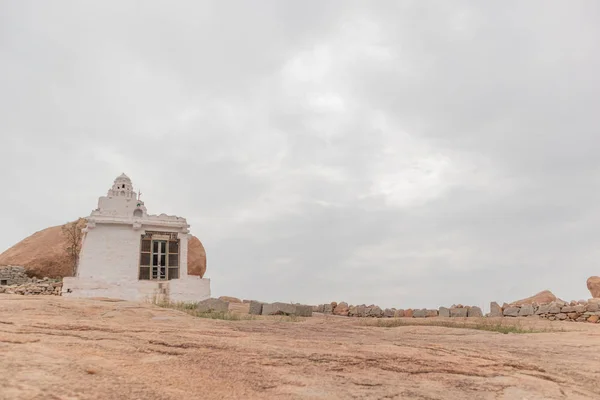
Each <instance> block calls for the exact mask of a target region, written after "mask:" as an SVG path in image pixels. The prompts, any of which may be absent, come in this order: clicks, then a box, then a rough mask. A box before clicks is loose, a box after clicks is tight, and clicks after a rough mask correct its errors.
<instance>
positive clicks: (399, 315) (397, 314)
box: [394, 309, 404, 318]
mask: <svg viewBox="0 0 600 400" xmlns="http://www.w3.org/2000/svg"><path fill="white" fill-rule="evenodd" d="M394 317H396V318H404V310H403V309H400V310H396V311H395V312H394Z"/></svg>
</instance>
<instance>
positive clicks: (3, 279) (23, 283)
mask: <svg viewBox="0 0 600 400" xmlns="http://www.w3.org/2000/svg"><path fill="white" fill-rule="evenodd" d="M61 290H62V281H61V280H60V279H49V278H44V279H37V278H29V277H28V276H27V274H26V273H25V268H24V267H18V266H7V267H0V293H5V294H20V295H48V296H60V295H61Z"/></svg>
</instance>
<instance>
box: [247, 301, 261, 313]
mask: <svg viewBox="0 0 600 400" xmlns="http://www.w3.org/2000/svg"><path fill="white" fill-rule="evenodd" d="M263 304H264V303H262V302H260V301H256V300H252V301H250V310H249V313H250V314H252V315H262V309H263Z"/></svg>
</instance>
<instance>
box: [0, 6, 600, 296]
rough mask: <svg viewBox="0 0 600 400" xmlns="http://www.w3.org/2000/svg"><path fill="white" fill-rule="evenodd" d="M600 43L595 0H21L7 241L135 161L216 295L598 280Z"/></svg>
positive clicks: (7, 135) (494, 288)
mask: <svg viewBox="0 0 600 400" xmlns="http://www.w3.org/2000/svg"><path fill="white" fill-rule="evenodd" d="M599 45H600V3H598V2H595V1H570V2H564V1H545V0H544V1H528V2H517V1H512V2H505V1H495V2H482V1H476V0H473V1H452V2H446V1H437V2H433V1H431V2H422V1H401V2H400V1H387V2H386V1H377V2H351V1H343V2H342V1H321V0H319V1H280V0H273V1H266V0H261V1H253V2H249V1H237V2H234V1H226V2H225V1H177V2H172V1H148V0H145V1H136V2H134V1H119V2H117V1H103V2H99V1H79V0H78V1H58V0H56V1H52V2H50V1H47V2H44V1H24V0H13V1H9V0H0V135H1V136H0V169H1V171H2V172H1V173H0V174H1V175H0V177H1V178H0V184H1V187H2V188H3V189H2V196H1V197H0V220H1V221H2V230H1V231H0V251H3V250H4V249H6V248H9V247H10V246H12V245H13V244H15V243H17V242H18V241H20V240H21V239H23V238H25V237H26V236H28V235H30V234H32V233H33V232H35V231H37V230H40V229H43V228H46V227H48V226H51V225H58V224H62V223H65V222H67V221H70V220H74V219H76V218H77V217H80V216H86V215H88V214H89V213H90V211H91V210H92V209H94V208H95V207H96V204H97V198H98V196H102V195H105V194H106V191H107V190H108V189H109V187H110V186H111V185H112V182H113V180H114V178H115V177H116V176H117V175H119V174H121V173H122V172H125V173H126V174H128V175H129V176H130V177H131V178H132V180H133V184H134V186H135V188H136V189H137V188H139V189H141V191H142V193H143V195H142V199H143V200H144V201H145V202H146V206H147V207H148V211H149V212H150V213H156V214H159V213H162V212H164V213H167V214H176V215H180V216H183V217H186V218H187V219H188V222H189V223H190V224H191V226H192V233H193V234H195V235H197V236H198V237H199V238H200V239H201V240H202V242H203V243H204V245H205V247H206V251H207V255H208V270H207V274H206V277H209V278H211V285H212V291H213V295H214V296H220V295H233V296H237V297H241V298H255V299H259V300H264V301H286V302H287V301H294V302H304V303H318V302H329V301H334V300H335V301H342V300H345V301H347V302H351V303H354V304H357V303H358V304H360V303H366V304H370V303H375V304H379V305H380V306H383V307H392V306H395V307H398V308H400V307H437V306H440V305H446V306H447V305H451V304H452V303H463V304H473V305H480V306H483V305H485V306H486V308H487V305H488V304H489V301H491V300H497V301H499V302H502V301H512V300H516V299H518V298H522V297H527V296H529V295H532V294H534V293H536V292H538V291H541V290H544V289H550V290H552V291H553V292H554V293H555V294H556V295H558V296H560V297H563V298H566V299H567V300H570V299H580V298H588V297H589V296H590V294H589V292H588V291H587V289H586V282H585V281H586V279H587V278H588V277H589V276H590V275H600V189H599V188H600V154H599V151H600V135H599V126H600V124H599V122H598V121H599V116H600V114H599V111H600V97H599V96H600V79H599V71H600V51H599Z"/></svg>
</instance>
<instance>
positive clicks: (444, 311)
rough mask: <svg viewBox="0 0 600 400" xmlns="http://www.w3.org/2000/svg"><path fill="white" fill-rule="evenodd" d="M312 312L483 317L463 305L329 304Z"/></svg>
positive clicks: (419, 316)
mask: <svg viewBox="0 0 600 400" xmlns="http://www.w3.org/2000/svg"><path fill="white" fill-rule="evenodd" d="M313 312H317V313H323V314H333V315H339V316H343V317H362V318H433V317H447V318H460V317H464V318H467V317H483V312H482V311H481V308H479V307H470V306H463V305H460V304H458V305H453V306H452V307H448V308H447V307H440V308H439V309H437V310H434V309H426V308H421V309H414V310H413V309H411V308H409V309H406V310H405V309H395V308H386V309H382V308H381V307H379V306H376V305H374V304H371V305H370V306H367V305H364V304H362V305H359V306H352V305H348V303H346V302H341V303H339V304H338V303H336V302H333V303H330V304H319V305H318V306H313Z"/></svg>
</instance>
